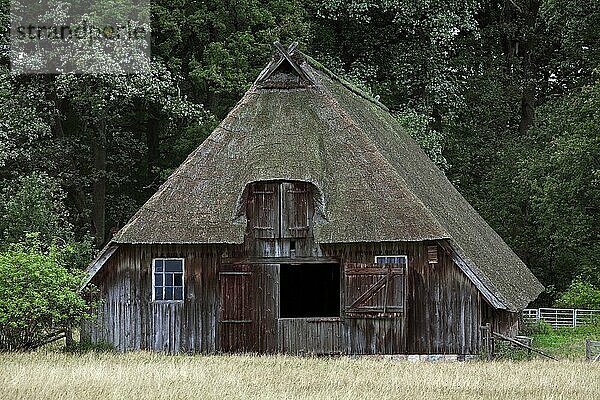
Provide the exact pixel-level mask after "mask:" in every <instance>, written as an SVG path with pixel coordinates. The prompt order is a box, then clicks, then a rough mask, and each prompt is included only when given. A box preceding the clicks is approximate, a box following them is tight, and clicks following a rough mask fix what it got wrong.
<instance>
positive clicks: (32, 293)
mask: <svg viewBox="0 0 600 400" xmlns="http://www.w3.org/2000/svg"><path fill="white" fill-rule="evenodd" d="M0 282H1V284H0V351H6V350H12V351H14V350H29V349H34V348H36V347H39V346H41V345H43V344H46V343H49V342H52V341H54V340H57V339H59V338H61V337H64V334H65V332H66V330H67V329H68V328H69V327H70V326H72V325H73V324H75V323H77V322H78V321H80V320H81V318H82V317H83V316H84V315H85V314H86V310H87V309H88V305H87V304H86V302H85V300H84V299H83V298H82V297H81V295H80V294H79V293H78V289H79V286H80V284H81V271H79V273H74V272H73V271H70V270H69V269H68V268H67V266H66V265H65V260H64V258H63V257H62V255H61V252H60V251H59V250H58V249H57V248H56V247H54V246H52V247H50V249H49V250H48V251H43V250H41V249H40V248H39V247H38V246H35V245H33V246H23V245H13V246H11V248H10V249H9V250H6V251H5V252H2V253H0Z"/></svg>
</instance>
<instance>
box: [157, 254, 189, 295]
mask: <svg viewBox="0 0 600 400" xmlns="http://www.w3.org/2000/svg"><path fill="white" fill-rule="evenodd" d="M152 270H153V271H152V272H153V275H152V286H153V288H154V292H153V294H152V300H156V301H181V300H183V258H155V259H154V260H152Z"/></svg>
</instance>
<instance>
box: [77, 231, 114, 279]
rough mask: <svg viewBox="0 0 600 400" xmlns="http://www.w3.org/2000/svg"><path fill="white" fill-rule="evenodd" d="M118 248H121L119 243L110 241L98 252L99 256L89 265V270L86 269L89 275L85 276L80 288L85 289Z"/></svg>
mask: <svg viewBox="0 0 600 400" xmlns="http://www.w3.org/2000/svg"><path fill="white" fill-rule="evenodd" d="M118 248H119V245H117V244H115V243H112V242H109V243H108V244H107V245H106V246H105V247H104V248H103V249H102V250H101V251H100V253H98V256H97V257H96V259H94V261H92V262H91V264H90V265H89V267H88V268H87V270H86V273H87V275H86V277H85V278H84V280H83V282H82V283H81V286H80V288H79V290H83V288H85V287H86V286H87V285H88V283H90V282H91V281H92V279H93V278H94V276H96V274H97V273H98V272H99V271H100V270H101V269H102V267H103V266H104V264H105V263H106V262H107V261H108V259H109V258H110V257H111V256H112V255H113V254H114V252H115V251H117V249H118Z"/></svg>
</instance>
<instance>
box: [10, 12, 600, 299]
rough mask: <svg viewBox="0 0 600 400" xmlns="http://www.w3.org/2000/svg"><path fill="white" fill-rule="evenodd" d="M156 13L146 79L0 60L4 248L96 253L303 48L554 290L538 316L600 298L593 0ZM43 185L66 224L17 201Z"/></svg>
mask: <svg viewBox="0 0 600 400" xmlns="http://www.w3.org/2000/svg"><path fill="white" fill-rule="evenodd" d="M0 4H1V5H4V6H5V5H6V4H7V2H6V1H5V0H2V1H0ZM0 9H2V10H5V11H3V12H2V13H1V14H0V17H1V18H0V20H2V21H5V23H6V21H7V14H6V7H1V8H0ZM151 15H152V29H153V39H152V55H153V61H152V68H151V72H150V73H148V74H144V75H128V76H123V75H95V76H89V75H87V76H86V75H79V76H67V75H52V76H49V75H48V76H46V75H29V76H18V75H11V74H10V73H9V69H8V59H7V55H6V53H5V52H4V53H2V51H4V50H0V116H1V118H0V192H1V193H3V195H4V196H3V199H5V198H6V197H8V196H13V197H12V200H11V201H9V202H6V201H3V200H2V201H0V203H2V221H0V227H1V229H2V232H1V233H2V235H3V236H2V238H3V240H4V244H3V247H6V243H9V242H15V241H21V240H23V237H22V236H23V235H24V234H25V233H26V232H33V231H37V232H40V239H41V240H42V242H44V243H46V246H48V245H49V243H50V242H51V238H49V232H55V231H56V229H55V228H54V226H55V224H56V223H58V222H60V223H61V224H62V225H61V226H63V227H64V226H67V224H65V223H64V222H66V223H68V225H69V228H68V230H69V231H70V232H71V234H72V236H71V237H70V238H69V239H68V240H67V242H85V239H83V238H84V237H85V236H86V235H87V234H88V233H89V234H91V235H92V236H93V237H94V238H95V245H96V247H100V246H102V244H104V243H105V242H106V241H107V240H108V238H109V236H110V234H111V232H114V231H115V230H116V229H118V228H120V227H121V226H122V225H123V224H124V223H125V222H126V221H127V219H128V218H129V217H130V216H131V215H132V214H133V213H134V211H135V210H136V209H137V208H138V207H139V206H140V205H141V204H142V203H143V202H144V201H145V200H146V199H147V198H148V197H149V196H150V195H151V194H152V193H153V192H154V191H155V190H156V189H157V187H158V186H159V185H160V183H161V182H163V181H164V179H166V177H167V176H168V174H169V173H170V172H171V171H172V170H173V168H175V167H176V166H177V165H178V164H179V163H180V162H181V161H182V160H183V159H184V157H185V156H186V155H187V154H188V153H189V152H190V151H191V150H192V149H193V148H195V147H196V146H197V145H198V144H200V143H201V142H202V140H204V138H205V137H206V136H207V135H208V133H209V132H210V131H211V130H212V128H213V127H214V126H215V123H216V121H218V120H220V119H221V118H222V117H224V116H225V115H226V113H227V112H228V110H230V109H231V108H232V107H233V106H234V105H235V103H236V102H237V101H238V100H239V99H240V98H241V96H242V95H243V93H244V91H245V90H246V89H247V88H248V87H249V86H250V84H251V82H252V81H253V80H254V78H255V77H256V76H257V74H258V73H259V71H260V69H261V68H262V67H263V66H264V65H265V63H266V62H267V61H268V59H269V57H270V55H271V53H272V51H273V49H272V47H271V43H272V42H273V41H274V40H276V39H279V40H281V41H282V42H284V43H289V42H291V41H292V40H298V41H299V42H300V47H301V49H302V50H303V51H306V52H307V53H309V54H311V55H312V56H313V57H314V58H316V59H318V60H319V61H321V62H322V63H323V64H325V65H327V66H328V67H330V68H331V69H333V70H335V71H336V72H337V73H340V74H343V75H345V76H347V77H348V78H350V79H351V80H352V81H354V82H356V83H357V84H358V85H360V86H362V87H363V88H364V89H365V90H367V91H369V92H371V93H372V94H373V95H378V96H380V98H381V101H382V102H383V103H384V104H386V105H388V106H389V107H390V109H391V110H392V112H393V113H394V114H395V115H396V116H397V117H398V119H399V121H400V122H401V123H402V125H403V126H405V128H406V129H407V130H408V131H409V132H410V133H411V134H412V135H413V136H414V137H415V138H416V139H417V140H418V141H419V143H421V144H422V145H423V147H424V148H425V149H426V151H427V152H428V153H429V155H430V156H431V157H432V159H434V161H435V162H436V163H437V164H438V166H439V167H440V168H442V169H443V170H444V171H445V172H446V174H447V176H448V177H449V179H450V180H451V181H452V182H453V183H454V184H455V185H456V186H457V187H458V188H459V190H460V191H461V193H463V195H464V196H465V197H466V198H467V199H468V200H469V201H470V202H471V203H472V204H473V205H474V207H475V208H476V209H477V210H478V211H479V212H480V213H481V214H482V215H483V217H484V218H485V219H486V220H487V221H489V223H490V224H491V225H492V227H494V228H495V229H496V230H497V231H498V233H499V234H500V235H501V236H502V237H503V238H504V239H505V240H506V241H507V243H508V244H509V245H510V246H511V247H512V248H513V249H514V250H515V251H516V252H517V253H518V254H519V256H520V257H521V258H522V259H523V260H524V261H525V262H526V263H527V264H528V265H529V266H530V268H531V269H532V270H533V271H534V273H535V274H536V275H537V276H538V277H539V278H540V280H541V281H542V283H543V284H545V285H546V286H547V287H548V288H549V290H548V292H547V293H546V294H545V295H544V296H542V297H541V298H540V302H541V303H545V304H550V303H552V302H553V301H554V300H556V299H557V298H558V297H559V296H560V294H561V293H562V292H564V291H565V290H567V288H568V287H569V286H570V285H571V282H572V281H573V279H574V278H575V277H581V279H583V280H584V281H586V282H587V281H589V282H590V283H591V284H594V285H599V284H600V282H599V280H600V278H598V277H599V276H600V274H599V271H598V264H599V262H600V259H599V256H598V254H600V248H599V243H600V221H599V220H598V216H599V215H600V212H599V206H598V204H600V194H599V193H600V190H599V185H600V139H599V136H600V135H599V134H598V130H599V127H600V114H599V113H598V112H597V110H598V109H600V83H599V79H598V75H597V71H596V72H595V69H597V68H598V67H599V66H600V47H599V46H598V43H600V30H598V29H596V27H597V26H598V23H600V3H598V2H597V1H594V0H583V1H580V0H577V1H576V0H510V1H509V0H485V1H480V2H476V1H457V0H441V1H437V2H431V1H426V0H415V1H410V2H408V1H402V0H383V1H381V0H377V1H376V0H335V1H324V0H236V1H231V0H222V1H203V2H192V1H187V0H180V1H175V2H173V1H164V0H157V1H153V2H152V3H151ZM2 40H3V39H2V38H0V42H1V41H2ZM0 44H2V43H0ZM0 49H4V47H1V46H0ZM33 177H37V178H33ZM31 179H38V180H39V182H38V184H39V185H40V186H44V187H46V188H47V189H45V190H46V191H49V192H51V193H53V195H52V196H51V198H52V201H51V203H50V204H47V205H46V206H43V208H45V209H47V210H56V211H53V212H51V213H49V214H48V215H39V216H35V215H33V214H30V213H29V211H28V210H27V207H26V206H25V205H23V200H22V199H24V198H26V197H27V198H31V199H33V201H38V200H35V199H36V192H35V191H36V189H35V184H33V186H32V185H30V187H29V188H28V189H18V188H21V187H27V184H28V183H27V182H33V181H31ZM23 185H25V186H23ZM19 190H21V193H20V194H15V193H17V192H18V191H19ZM13 194H14V195H13ZM24 196H25V197H24ZM19 204H21V205H19ZM32 218H34V219H35V221H32V220H31V219H32ZM36 221H37V222H36ZM38 222H39V224H38Z"/></svg>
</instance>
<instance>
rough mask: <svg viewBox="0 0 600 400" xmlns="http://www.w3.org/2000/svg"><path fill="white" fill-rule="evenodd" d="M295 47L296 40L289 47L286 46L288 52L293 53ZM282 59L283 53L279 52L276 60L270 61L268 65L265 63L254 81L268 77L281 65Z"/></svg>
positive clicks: (296, 45) (296, 44)
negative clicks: (264, 66)
mask: <svg viewBox="0 0 600 400" xmlns="http://www.w3.org/2000/svg"><path fill="white" fill-rule="evenodd" d="M296 47H298V42H294V43H292V44H291V45H290V47H288V50H287V52H288V54H293V53H294V51H295V50H296ZM283 60H285V58H284V57H283V55H281V54H280V55H279V58H278V59H277V60H273V61H271V62H270V63H269V65H267V66H266V68H265V69H263V70H262V72H261V73H260V75H259V76H258V78H256V82H260V81H262V80H265V79H267V78H268V77H270V76H271V74H272V73H273V72H274V71H275V70H276V69H277V68H278V67H279V66H280V65H281V63H282V62H283Z"/></svg>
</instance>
